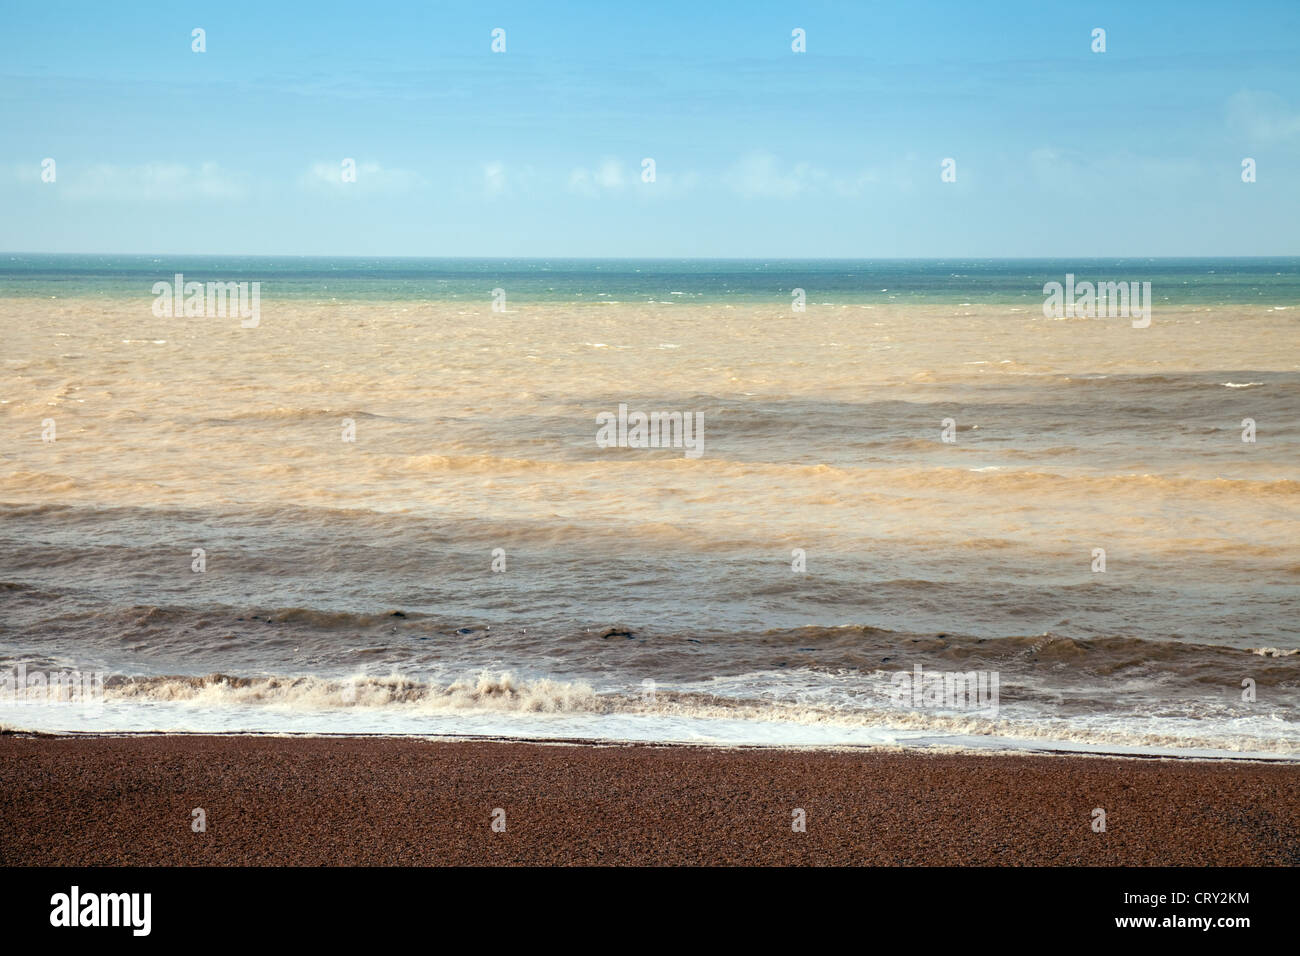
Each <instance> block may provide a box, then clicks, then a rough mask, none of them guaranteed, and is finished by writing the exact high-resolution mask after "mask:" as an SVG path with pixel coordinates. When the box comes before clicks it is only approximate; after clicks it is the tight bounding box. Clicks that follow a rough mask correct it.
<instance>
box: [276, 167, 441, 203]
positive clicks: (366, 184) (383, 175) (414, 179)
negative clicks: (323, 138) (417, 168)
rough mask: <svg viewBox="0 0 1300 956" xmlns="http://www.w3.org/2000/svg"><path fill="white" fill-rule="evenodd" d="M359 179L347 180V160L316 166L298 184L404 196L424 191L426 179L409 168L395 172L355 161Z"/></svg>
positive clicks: (343, 191)
mask: <svg viewBox="0 0 1300 956" xmlns="http://www.w3.org/2000/svg"><path fill="white" fill-rule="evenodd" d="M353 164H354V167H355V172H356V179H355V181H353V182H347V181H345V180H344V178H343V174H344V161H343V160H342V159H339V160H333V161H330V160H326V161H321V162H315V163H312V164H311V165H310V166H308V167H307V169H306V171H304V172H303V174H302V175H301V176H300V177H299V178H298V185H300V186H301V187H303V188H304V189H308V190H312V191H314V192H335V193H338V194H339V195H344V196H346V195H400V194H402V193H408V192H411V191H413V190H415V189H418V188H420V187H421V186H423V185H424V184H425V180H424V178H423V177H422V176H420V174H419V173H415V172H412V171H411V170H408V169H393V168H386V167H384V166H381V165H380V164H379V163H371V162H357V161H355V160H354V161H353Z"/></svg>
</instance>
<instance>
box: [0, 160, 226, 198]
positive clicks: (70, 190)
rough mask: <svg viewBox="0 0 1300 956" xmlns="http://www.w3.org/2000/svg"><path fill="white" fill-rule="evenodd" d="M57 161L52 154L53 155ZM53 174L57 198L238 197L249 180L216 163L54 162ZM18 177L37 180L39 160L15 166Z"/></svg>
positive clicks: (19, 178)
mask: <svg viewBox="0 0 1300 956" xmlns="http://www.w3.org/2000/svg"><path fill="white" fill-rule="evenodd" d="M54 158H55V160H56V162H57V157H54ZM55 170H56V173H57V178H56V180H55V182H54V183H53V184H50V185H51V188H53V189H56V190H57V192H56V193H55V195H57V196H58V197H59V198H60V199H72V200H96V201H110V202H111V201H122V202H160V201H161V202H170V201H176V200H182V201H183V200H188V199H226V200H231V199H243V198H245V197H246V196H247V195H248V193H249V190H248V186H247V183H246V181H245V180H244V178H243V177H241V176H238V175H236V174H234V173H230V172H228V171H226V170H224V169H222V168H221V167H220V166H219V165H218V164H217V163H200V164H199V165H197V166H191V165H186V164H184V163H166V162H151V163H141V164H138V165H133V166H132V165H115V164H112V163H95V164H93V165H90V166H81V165H79V164H77V163H75V162H67V163H57V165H56V167H55ZM15 174H16V176H17V178H18V180H19V181H20V182H40V179H41V167H40V164H39V163H31V164H23V165H19V166H17V167H15Z"/></svg>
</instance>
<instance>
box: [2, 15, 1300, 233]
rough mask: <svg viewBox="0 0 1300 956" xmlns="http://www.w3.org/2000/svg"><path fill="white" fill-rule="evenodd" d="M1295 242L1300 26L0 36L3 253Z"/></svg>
mask: <svg viewBox="0 0 1300 956" xmlns="http://www.w3.org/2000/svg"><path fill="white" fill-rule="evenodd" d="M196 28H201V29H202V30H203V31H204V41H205V46H206V50H205V52H202V53H198V52H194V50H193V49H192V47H193V44H194V40H193V30H194V29H196ZM1097 28H1101V29H1104V30H1105V44H1106V49H1105V52H1104V53H1101V52H1094V51H1093V49H1092V47H1093V45H1094V37H1093V31H1094V30H1095V29H1097ZM496 29H500V30H504V31H505V33H504V41H505V50H504V52H494V51H493V49H492V44H493V31H494V30H496ZM796 29H799V30H802V31H804V36H805V38H806V41H805V42H806V52H801V53H797V52H794V50H793V49H792V43H793V42H794V41H793V40H792V31H794V30H796ZM1247 158H1249V159H1253V160H1254V161H1255V175H1256V181H1255V182H1252V183H1246V182H1243V181H1242V163H1243V160H1245V159H1247ZM646 159H652V160H653V161H654V181H653V182H647V181H644V178H643V161H644V160H646ZM948 159H951V160H953V166H952V167H951V168H952V169H953V170H955V181H950V182H946V181H944V177H943V172H944V165H943V164H944V161H945V160H948ZM46 160H53V161H54V163H53V167H52V171H53V174H54V175H53V181H52V182H47V181H45V180H44V179H43V170H47V169H48V164H45V161H46ZM346 160H351V161H352V162H353V163H354V164H355V169H356V176H355V181H354V182H345V181H344V172H343V170H344V163H345V161H346ZM43 164H45V165H43ZM45 175H46V178H48V172H46V173H45ZM950 178H951V177H950ZM1298 223H1300V3H1296V2H1295V0H1285V2H1276V3H1263V2H1261V3H1252V2H1245V3H1241V4H1230V5H1224V4H1210V3H1195V2H1191V3H1189V2H1174V3H1167V2H1154V0H1153V2H1134V0H1125V2H1120V3H1054V2H1050V0H1032V2H999V3H996V4H978V3H970V2H968V0H962V2H857V3H811V4H801V3H764V2H752V3H714V4H708V3H700V2H676V0H660V2H654V3H642V4H622V3H610V2H607V0H606V2H594V3H565V4H559V3H556V4H548V3H543V2H540V0H531V2H526V3H518V4H500V3H490V2H488V3H469V2H466V3H440V2H436V0H423V2H420V3H410V4H407V3H386V2H383V0H373V2H369V3H329V2H313V3H309V4H307V3H304V4H295V3H283V4H274V3H270V2H258V3H245V2H238V0H236V2H229V0H227V2H220V3H203V2H197V3H184V4H164V3H151V2H132V3H125V4H119V3H104V2H103V0H94V2H84V3H60V2H54V0H50V2H41V3H26V2H23V3H19V2H14V3H9V4H6V6H5V9H4V12H3V13H2V14H0V250H3V251H6V252H80V253H86V252H105V253H147V254H166V253H173V254H179V253H187V254H250V255H325V256H329V255H338V256H350V255H376V256H489V257H492V256H501V257H518V256H537V257H567V256H574V257H586V256H594V257H605V256H627V257H674V258H675V257H789V258H803V257H809V258H813V257H845V258H856V257H864V258H882V257H951V256H972V257H983V256H988V257H1004V256H1005V257H1020V256H1026V257H1028V256H1202V255H1206V256H1251V255H1297V254H1300V225H1298Z"/></svg>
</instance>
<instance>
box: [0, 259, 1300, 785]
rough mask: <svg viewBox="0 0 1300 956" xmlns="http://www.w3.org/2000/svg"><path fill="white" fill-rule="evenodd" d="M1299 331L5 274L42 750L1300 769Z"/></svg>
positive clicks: (1162, 269)
mask: <svg viewBox="0 0 1300 956" xmlns="http://www.w3.org/2000/svg"><path fill="white" fill-rule="evenodd" d="M1067 282H1068V284H1069V286H1070V287H1071V288H1074V289H1076V290H1077V289H1079V288H1081V285H1080V284H1087V283H1093V284H1098V283H1101V284H1106V283H1124V284H1125V287H1126V288H1131V289H1132V290H1133V291H1134V293H1135V295H1134V300H1133V302H1131V303H1127V304H1129V305H1135V304H1136V303H1137V301H1139V298H1138V295H1137V293H1138V292H1139V291H1141V290H1143V288H1144V284H1145V283H1149V292H1147V293H1146V294H1147V295H1148V296H1149V299H1146V300H1144V301H1145V302H1146V304H1147V305H1149V307H1150V308H1149V313H1148V314H1147V316H1146V318H1145V319H1143V318H1141V317H1140V316H1138V317H1133V316H1130V315H1128V314H1122V312H1123V310H1122V309H1121V314H1111V312H1113V311H1114V310H1109V311H1108V310H1106V309H1102V310H1100V312H1098V310H1096V309H1090V308H1087V307H1081V308H1079V309H1074V310H1069V313H1068V314H1053V313H1052V309H1051V308H1050V307H1049V308H1046V309H1045V303H1048V300H1049V294H1048V292H1047V291H1046V290H1045V287H1049V286H1050V284H1052V283H1060V284H1062V285H1063V286H1065V285H1066V284H1067ZM178 283H179V291H178ZM191 283H198V284H199V285H198V286H195V287H194V289H196V290H197V292H196V294H195V296H191V294H190V284H191ZM208 283H213V284H226V283H236V284H239V283H246V284H247V287H246V288H248V289H249V290H251V289H252V285H253V284H254V283H256V284H257V286H256V290H257V298H256V299H255V300H251V299H250V300H245V302H246V304H247V302H248V301H256V303H257V305H256V314H255V315H252V314H251V313H250V314H245V313H240V312H239V311H238V309H237V308H236V307H235V305H234V302H235V301H237V299H236V298H235V297H231V298H230V301H229V302H225V303H223V304H222V307H221V308H218V307H216V305H215V304H214V299H215V297H214V296H213V295H212V294H211V293H210V292H208V285H207V284H208ZM1130 284H1133V285H1131V286H1130ZM232 288H233V287H232ZM190 302H193V307H192V308H187V307H184V305H185V304H188V303H190ZM1123 304H1125V303H1123V302H1122V301H1121V305H1123ZM177 305H182V307H181V308H176V306H177ZM1049 305H1050V304H1049ZM1058 311H1060V310H1058ZM1298 319H1300V259H1296V258H1271V259H1263V258H1260V259H1078V260H987V259H982V260H956V259H952V260H879V261H868V260H771V261H763V260H661V259H647V260H542V259H528V260H490V259H473V260H470V259H464V260H460V259H322V258H301V257H279V258H262V257H238V256H210V257H199V256H116V255H115V256H96V255H34V254H32V255H27V254H15V253H4V254H0V336H2V339H0V340H2V341H3V343H4V344H3V349H2V351H0V356H2V357H3V364H2V365H0V368H2V369H3V372H2V374H0V435H3V441H2V442H0V726H3V727H4V728H7V729H19V730H32V731H44V732H55V733H139V732H193V733H201V732H222V733H233V732H247V733H275V734H395V735H414V736H424V737H455V738H467V737H468V738H473V737H492V738H511V739H530V740H555V741H559V740H590V741H610V742H618V741H645V742H657V743H696V744H712V745H725V746H782V747H854V746H870V747H901V748H920V749H935V748H941V749H942V748H956V749H962V750H970V749H976V750H989V749H993V750H1032V751H1051V752H1082V753H1107V754H1157V755H1164V756H1182V757H1199V758H1216V759H1228V758H1238V759H1240V758H1247V759H1269V760H1297V759H1300V631H1298V630H1297V620H1298V619H1300V613H1298V612H1300V323H1298ZM640 416H644V419H645V421H649V422H651V423H652V424H651V426H650V428H649V429H648V433H649V437H648V438H647V429H646V428H645V427H644V423H643V422H642V420H641V417H640ZM687 427H689V428H690V431H689V433H688V434H687V433H686V432H685V430H686V428H687ZM68 675H74V676H75V677H76V679H77V680H78V681H80V682H81V683H80V684H78V685H77V686H79V687H81V688H82V689H83V692H80V693H68V694H63V693H56V692H54V691H52V690H50V687H51V686H59V687H60V690H67V688H66V686H62V685H60V684H59V682H60V681H66V680H67V677H68ZM85 688H90V690H85ZM65 698H66V699H65Z"/></svg>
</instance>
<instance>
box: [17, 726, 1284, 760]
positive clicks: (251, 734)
mask: <svg viewBox="0 0 1300 956" xmlns="http://www.w3.org/2000/svg"><path fill="white" fill-rule="evenodd" d="M5 737H29V738H38V739H50V740H64V739H66V740H95V739H100V738H105V739H125V740H131V739H136V738H139V739H154V738H161V737H176V738H193V737H223V738H224V737H230V738H239V739H244V738H254V739H256V738H268V739H272V740H397V741H403V740H406V741H419V742H424V743H450V744H459V743H497V744H529V745H535V746H539V747H548V746H553V747H592V748H611V747H645V748H648V749H657V748H675V747H681V748H684V749H688V750H724V751H733V750H734V751H776V752H781V753H784V752H790V753H888V754H915V755H925V754H935V755H942V756H953V757H962V756H971V757H980V756H992V757H1078V758H1081V759H1096V760H1152V761H1160V760H1172V761H1179V762H1184V763H1215V764H1220V763H1221V764H1234V765H1235V764H1261V765H1266V766H1296V767H1300V754H1283V755H1278V756H1275V757H1274V756H1268V755H1266V754H1261V753H1259V752H1249V753H1243V754H1241V755H1240V756H1237V755H1234V754H1232V753H1230V752H1224V753H1221V754H1220V753H1216V754H1213V755H1206V754H1199V753H1174V752H1169V753H1158V752H1151V753H1143V752H1138V753H1125V752H1123V751H1118V750H1082V749H1080V750H1070V749H1063V748H1059V747H1042V748H1031V747H1028V746H1026V747H963V746H960V745H958V744H927V745H918V746H907V745H905V744H874V743H861V744H855V743H842V744H821V743H807V744H801V743H790V744H778V743H715V742H706V741H690V740H632V739H623V738H617V737H514V736H506V735H499V734H414V733H390V732H385V731H373V732H368V733H367V732H354V731H328V730H326V731H298V730H223V731H210V730H67V731H48V730H23V729H20V728H15V727H7V726H4V725H0V739H3V738H5Z"/></svg>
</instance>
